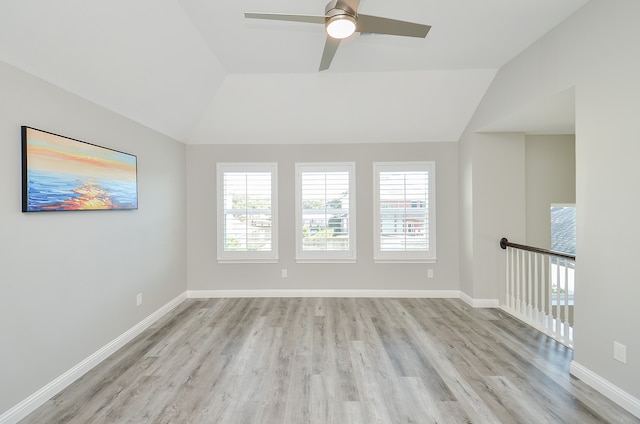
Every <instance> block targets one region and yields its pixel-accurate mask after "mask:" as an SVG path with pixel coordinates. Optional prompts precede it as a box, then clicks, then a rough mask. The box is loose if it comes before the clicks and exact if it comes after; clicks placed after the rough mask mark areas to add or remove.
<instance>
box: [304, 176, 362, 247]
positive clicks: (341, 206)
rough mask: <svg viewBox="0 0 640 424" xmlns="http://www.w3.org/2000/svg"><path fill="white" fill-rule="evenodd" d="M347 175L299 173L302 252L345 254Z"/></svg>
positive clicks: (347, 233) (346, 245)
mask: <svg viewBox="0 0 640 424" xmlns="http://www.w3.org/2000/svg"><path fill="white" fill-rule="evenodd" d="M349 181H350V176H349V172H348V171H329V172H321V171H320V172H317V171H302V172H301V186H302V190H301V192H302V222H301V224H302V250H303V251H348V250H349V248H350V245H349V243H350V240H349V228H350V222H349V221H350V214H349V204H350V200H349V191H350V190H349V189H350V187H349Z"/></svg>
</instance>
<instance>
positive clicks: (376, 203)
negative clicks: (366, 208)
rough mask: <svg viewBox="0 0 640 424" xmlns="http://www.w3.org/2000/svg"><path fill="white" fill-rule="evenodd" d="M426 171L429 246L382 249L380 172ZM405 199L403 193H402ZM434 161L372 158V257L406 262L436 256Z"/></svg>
mask: <svg viewBox="0 0 640 424" xmlns="http://www.w3.org/2000/svg"><path fill="white" fill-rule="evenodd" d="M413 171H420V172H426V173H427V175H428V179H427V196H428V197H427V210H428V215H429V216H428V226H429V228H428V237H429V249H428V250H404V251H383V250H381V248H380V239H381V237H382V234H381V231H382V230H381V216H380V174H381V173H382V172H399V173H406V172H413ZM404 200H405V202H406V196H405V197H404ZM436 228H437V225H436V162H435V161H419V162H416V161H407V162H373V235H374V237H373V261H374V262H376V263H384V262H405V263H434V262H435V260H436Z"/></svg>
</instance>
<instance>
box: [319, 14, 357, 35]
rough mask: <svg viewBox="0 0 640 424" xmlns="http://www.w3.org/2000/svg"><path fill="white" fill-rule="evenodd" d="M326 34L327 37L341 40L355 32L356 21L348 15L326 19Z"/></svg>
mask: <svg viewBox="0 0 640 424" xmlns="http://www.w3.org/2000/svg"><path fill="white" fill-rule="evenodd" d="M326 27H327V34H328V35H329V37H333V38H336V39H338V40H341V39H343V38H347V37H349V36H350V35H351V34H353V33H354V32H356V19H355V18H354V17H353V16H349V15H336V16H332V17H330V18H329V19H327V23H326Z"/></svg>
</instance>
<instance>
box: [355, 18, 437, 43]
mask: <svg viewBox="0 0 640 424" xmlns="http://www.w3.org/2000/svg"><path fill="white" fill-rule="evenodd" d="M430 29H431V26H430V25H422V24H414V23H412V22H406V21H397V20H395V19H387V18H380V17H378V16H369V15H358V21H357V23H356V31H358V32H370V33H374V34H389V35H402V36H405V37H420V38H425V37H426V36H427V33H428V32H429V30H430Z"/></svg>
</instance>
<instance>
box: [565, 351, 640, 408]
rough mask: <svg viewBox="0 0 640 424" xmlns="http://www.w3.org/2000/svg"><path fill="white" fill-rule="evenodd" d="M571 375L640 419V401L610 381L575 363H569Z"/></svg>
mask: <svg viewBox="0 0 640 424" xmlns="http://www.w3.org/2000/svg"><path fill="white" fill-rule="evenodd" d="M569 371H570V372H571V375H573V376H575V377H577V378H579V379H580V380H582V381H584V382H585V383H586V384H588V385H589V386H591V387H593V388H594V389H596V390H597V391H598V392H600V393H602V394H603V395H604V396H606V397H608V398H609V399H611V400H612V401H614V402H615V403H617V404H618V405H620V406H621V407H623V408H624V409H626V410H627V411H629V412H631V413H632V414H633V415H635V416H636V417H638V418H640V399H638V398H635V397H633V396H631V395H630V394H629V393H627V392H625V391H624V390H622V389H621V388H619V387H618V386H616V385H614V384H612V383H611V382H610V381H608V380H606V379H604V378H602V377H600V376H599V375H598V374H596V373H594V372H593V371H591V370H590V369H588V368H586V367H584V366H582V365H580V364H579V363H577V362H576V361H571V367H570V368H569Z"/></svg>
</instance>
